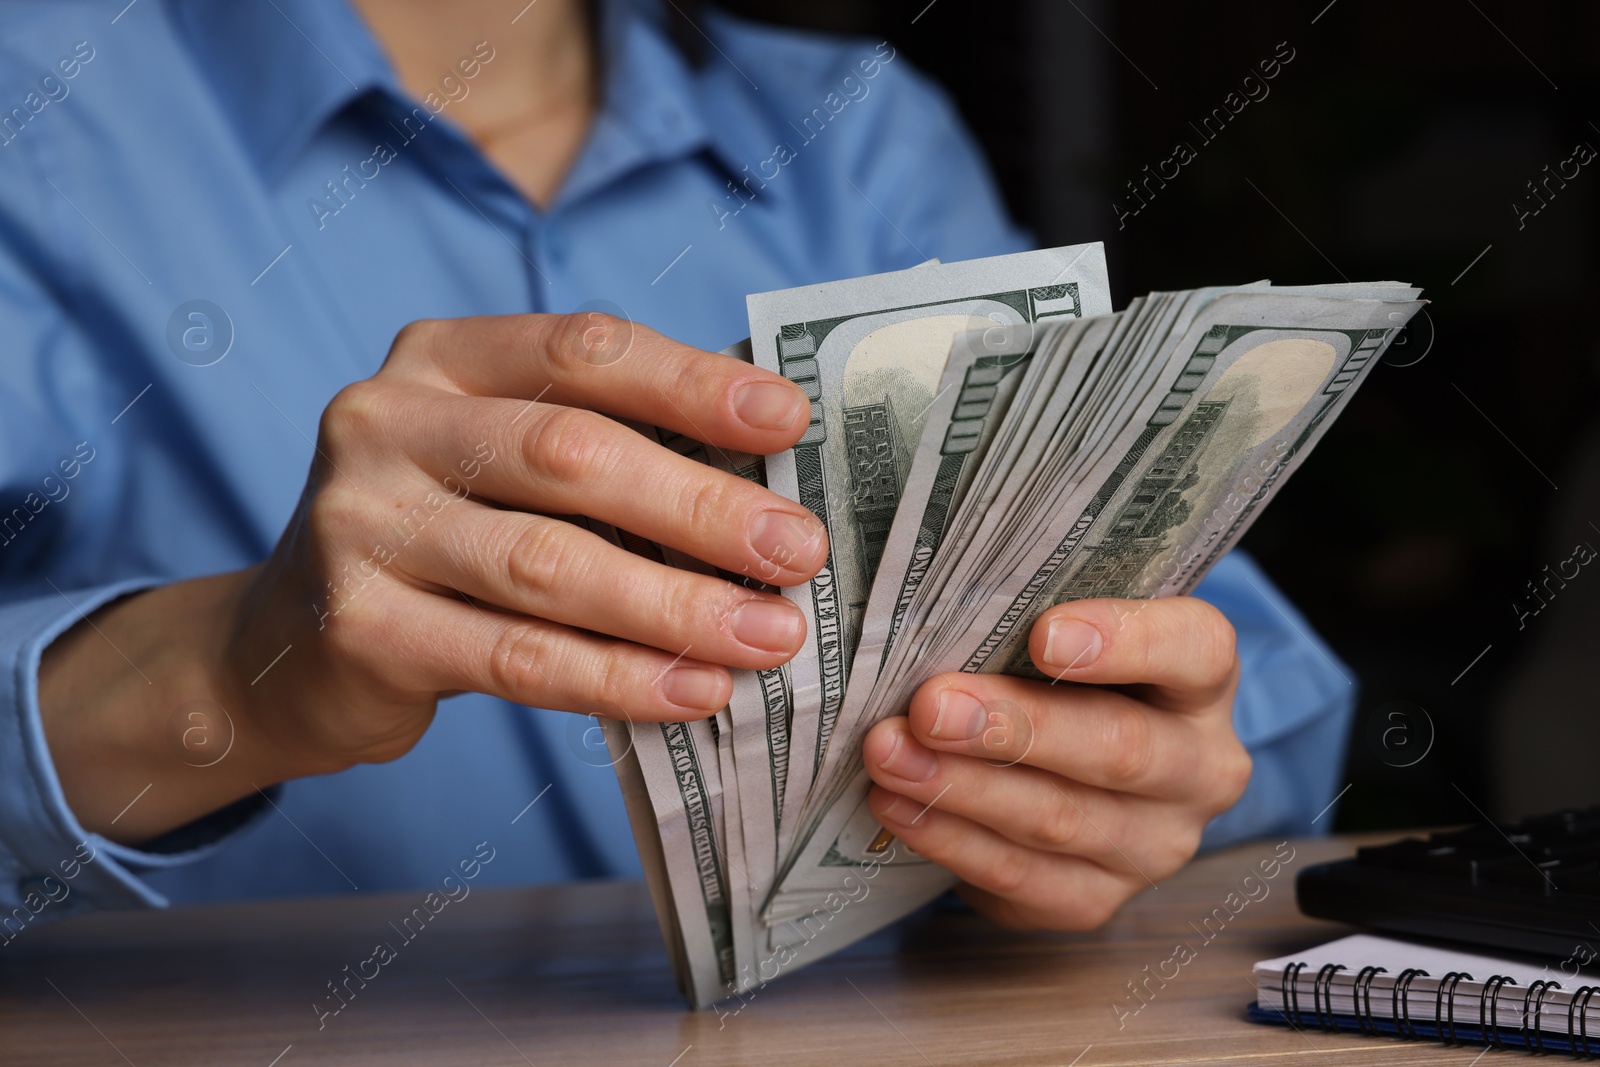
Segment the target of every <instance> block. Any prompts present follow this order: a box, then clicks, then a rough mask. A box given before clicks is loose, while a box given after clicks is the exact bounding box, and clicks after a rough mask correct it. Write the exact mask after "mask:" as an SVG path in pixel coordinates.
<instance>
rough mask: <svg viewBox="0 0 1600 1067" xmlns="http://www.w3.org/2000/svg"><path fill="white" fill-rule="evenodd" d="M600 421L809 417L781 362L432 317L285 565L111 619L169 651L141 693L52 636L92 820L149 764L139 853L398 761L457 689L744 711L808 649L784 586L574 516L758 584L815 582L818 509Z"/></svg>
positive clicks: (693, 428)
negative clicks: (139, 718) (747, 682)
mask: <svg viewBox="0 0 1600 1067" xmlns="http://www.w3.org/2000/svg"><path fill="white" fill-rule="evenodd" d="M602 413H603V414H602ZM607 416H614V417H615V418H616V419H628V420H637V421H639V422H642V423H648V424H650V425H652V426H661V427H664V428H666V429H668V430H671V431H676V432H677V433H680V434H683V435H686V436H689V437H693V438H696V439H698V440H701V441H704V442H706V443H708V444H710V445H712V446H714V447H719V448H726V449H734V450H739V451H743V452H750V453H761V454H766V453H771V452H777V451H780V450H782V449H784V448H787V447H789V446H790V445H791V444H793V443H794V442H795V440H797V439H798V437H799V436H800V434H801V432H802V431H803V430H804V428H805V426H806V425H807V421H808V419H809V407H808V404H807V401H806V398H805V396H804V394H803V393H802V392H801V390H800V389H798V388H797V387H795V386H794V385H792V384H791V383H789V382H788V381H786V380H785V379H783V378H781V377H779V376H777V375H774V374H772V373H770V372H767V371H764V370H761V369H759V368H757V367H753V366H750V365H748V364H745V363H741V362H738V361H736V360H732V359H729V358H727V357H724V356H719V355H715V354H713V353H709V352H703V351H700V350H697V349H693V348H689V347H687V346H685V345H681V344H677V343H674V342H672V341H669V340H667V339H666V338H664V337H661V336H659V335H658V334H655V333H653V332H652V331H649V330H646V329H644V328H642V327H637V326H634V325H633V324H631V323H627V322H622V321H619V320H615V319H611V318H608V317H605V316H600V315H575V316H559V315H519V316H507V317H502V318H478V319H462V320H452V321H434V322H418V323H413V324H412V325H410V326H408V327H406V328H405V329H404V330H402V331H401V333H400V335H399V336H398V337H397V338H396V339H395V342H394V345H393V347H392V348H391V350H390V352H389V356H388V358H387V360H386V361H385V363H384V365H383V368H382V369H381V370H380V371H379V372H378V373H377V374H376V375H375V376H374V377H372V378H370V379H368V380H366V381H361V382H357V383H355V384H354V385H351V386H349V387H347V388H346V389H344V390H343V391H341V392H340V393H339V395H338V396H336V397H335V398H334V399H333V401H332V403H330V404H329V405H328V408H327V410H326V411H325V412H324V414H323V417H322V423H321V428H320V432H319V433H318V441H317V450H316V457H315V459H314V461H313V463H312V469H311V473H310V476H309V478H308V480H307V484H306V489H305V492H304V494H303V496H302V498H301V501H300V505H299V507H298V509H297V510H296V512H295V515H294V517H293V519H292V520H291V521H290V523H289V525H288V528H287V529H286V530H285V532H284V534H283V537H282V539H281V540H280V542H279V543H278V546H277V548H276V549H275V550H274V552H273V554H272V556H271V558H270V559H268V560H267V561H266V562H265V563H264V564H263V565H261V566H259V567H255V568H251V569H249V570H247V571H243V572H239V573H238V574H236V575H227V576H222V577H221V578H216V579H204V580H201V581H200V582H198V583H177V585H175V586H169V587H165V588H163V589H160V590H155V591H152V592H151V593H146V594H143V595H141V596H138V597H133V598H130V599H129V600H127V601H124V602H121V603H118V604H115V605H112V606H111V607H109V608H107V609H106V610H105V611H104V612H103V613H102V614H101V615H100V616H97V619H96V621H97V624H98V625H99V626H100V628H101V629H102V631H104V633H105V634H106V635H107V636H108V637H109V638H110V640H111V641H112V642H113V643H115V644H116V645H117V647H119V648H125V647H127V646H135V647H140V648H143V647H145V646H146V645H150V644H155V645H158V646H159V647H160V648H161V649H164V650H165V651H164V652H163V651H158V650H157V649H156V648H151V649H149V651H148V655H147V657H146V658H141V657H140V656H136V655H135V656H132V658H133V659H134V660H135V661H136V662H141V663H147V664H150V665H149V666H145V667H144V668H143V669H144V673H145V674H146V675H148V676H150V684H151V691H150V692H142V690H143V688H144V687H143V685H142V684H141V685H138V686H132V687H129V686H113V685H108V684H100V683H104V682H105V681H106V679H104V678H100V679H98V681H97V680H96V678H95V676H94V672H93V671H92V670H91V671H88V672H85V671H83V670H81V669H80V670H76V671H75V670H74V668H73V666H72V663H71V661H72V660H73V659H74V657H81V656H85V655H88V654H90V652H91V651H92V652H93V653H94V654H96V655H98V656H99V658H100V659H101V660H105V661H106V662H105V666H106V671H108V672H112V671H116V670H120V671H122V672H123V673H127V672H126V664H124V663H122V661H121V660H120V659H117V658H116V657H115V656H111V655H110V653H109V652H108V650H107V649H105V648H104V647H102V646H101V645H100V644H99V643H98V638H95V637H93V636H92V635H83V634H79V633H77V632H76V631H74V633H73V634H69V635H67V637H65V638H63V639H62V640H61V641H58V642H57V643H56V645H57V646H59V647H54V646H53V647H52V650H51V653H50V655H49V657H48V658H47V661H46V663H45V671H44V674H43V677H42V689H43V696H42V704H43V706H44V707H45V709H46V732H47V735H48V737H49V740H50V744H51V746H52V751H53V753H54V756H55V759H56V762H57V765H58V768H59V769H60V771H61V776H62V780H63V783H64V785H65V787H66V791H67V796H68V800H69V802H70V803H71V805H72V807H73V810H74V812H75V813H76V814H77V815H78V817H79V819H80V821H82V822H83V823H84V824H85V825H86V826H88V827H90V828H92V829H99V830H102V831H104V830H105V829H107V828H109V825H110V820H111V818H112V816H115V815H116V814H117V813H118V811H119V810H120V809H122V808H123V807H124V805H126V804H127V803H128V800H129V798H130V797H132V796H133V795H134V793H135V792H137V791H138V789H139V788H140V787H141V786H142V785H144V783H146V782H150V781H152V779H154V784H153V785H152V788H151V789H150V795H149V796H148V797H146V798H145V799H144V800H142V801H141V802H140V803H139V804H138V805H136V806H135V807H134V808H133V809H131V810H129V811H128V812H127V813H126V815H125V816H124V817H123V818H122V819H121V820H120V822H119V823H118V825H117V827H116V830H115V832H116V834H117V836H119V837H120V838H122V839H124V840H138V839H141V838H144V837H149V836H153V835H154V834H157V833H160V832H162V831H163V830H165V829H168V828H171V827H175V826H178V825H182V824H183V823H184V822H187V821H189V820H190V819H192V818H194V817H196V816H197V815H200V814H203V813H204V812H206V811H210V810H214V809H215V808H217V807H220V806H222V805H223V804H225V803H227V802H228V801H230V800H233V799H237V798H238V797H241V796H245V795H248V794H249V793H251V792H252V791H253V789H254V788H255V787H257V786H264V785H266V784H269V783H271V782H277V781H283V780H285V779H288V778H292V777H299V776H303V775H307V774H316V773H327V772H330V771H335V770H339V769H342V768H343V767H347V766H349V765H351V764H353V763H357V762H375V761H384V760H391V759H394V758H396V757H398V756H400V755H402V754H403V753H405V752H406V751H407V750H409V749H410V748H411V747H412V746H413V745H414V744H415V743H416V742H417V740H418V739H419V738H420V737H421V736H422V733H423V731H424V730H425V729H426V728H427V726H428V724H429V723H430V722H431V721H432V718H433V714H434V709H435V705H436V703H437V701H438V700H439V698H440V697H441V696H445V695H448V694H450V693H453V692H457V691H463V690H473V691H478V692H484V693H490V694H493V695H495V696H500V697H504V698H505V699H507V700H511V701H514V702H516V703H520V704H529V705H535V706H541V707H550V708H558V709H564V710H569V711H578V712H584V713H595V714H600V715H606V716H614V717H627V718H630V719H633V720H636V721H662V720H682V719H690V718H703V717H705V716H707V715H710V714H712V713H714V712H715V711H716V710H717V709H719V708H721V707H722V706H724V705H725V704H726V702H727V700H728V697H729V695H730V693H731V691H732V680H731V677H730V675H729V673H728V669H727V668H728V667H738V668H766V667H771V666H775V665H777V664H779V663H782V662H785V661H786V660H788V659H789V658H790V657H792V656H793V655H794V653H795V652H796V651H797V650H798V649H799V647H800V644H801V642H802V640H803V639H804V637H805V630H806V625H805V619H804V617H803V615H802V613H801V612H800V610H799V609H798V608H796V607H795V606H794V605H793V604H791V603H789V602H788V601H786V600H784V599H783V598H782V597H781V596H778V595H775V594H773V593H770V592H766V591H762V590H760V589H758V588H751V587H746V586H745V585H741V584H736V583H734V582H730V581H725V580H723V579H722V578H718V577H713V576H710V575H706V574H696V573H690V572H688V571H684V570H679V569H674V568H671V567H668V566H666V565H664V564H663V563H660V562H656V561H653V560H651V559H646V558H644V557H641V556H638V555H635V554H633V553H632V552H629V551H627V550H625V549H623V548H620V547H618V546H616V545H615V544H613V543H611V542H610V541H608V540H607V539H605V538H603V537H601V536H599V535H597V534H595V533H593V532H591V531H590V530H589V529H587V528H586V527H585V526H584V525H582V520H581V519H579V520H576V521H570V520H569V517H572V516H587V517H590V518H593V519H595V520H598V521H600V522H602V523H607V524H610V525H613V526H615V527H618V528H620V529H622V530H626V531H629V532H631V533H633V534H636V535H638V537H640V538H643V539H646V540H649V541H654V542H658V543H660V544H662V545H666V546H670V547H672V548H674V549H679V550H682V551H683V552H685V553H687V554H689V555H691V556H694V557H697V558H699V559H701V560H704V561H706V562H708V563H711V564H714V565H715V566H716V567H718V568H721V569H722V570H723V571H725V572H730V573H732V574H736V575H743V576H748V577H747V580H748V581H749V585H750V586H752V587H753V586H759V585H761V584H763V583H766V584H772V585H787V584H793V583H798V582H801V581H805V580H806V579H808V578H810V577H811V576H812V575H813V574H814V573H815V571H816V570H817V569H818V568H819V567H820V566H821V564H822V562H823V560H824V558H825V557H826V553H827V543H826V536H825V534H824V532H823V529H822V526H821V524H820V523H818V522H817V521H816V519H815V518H814V517H813V516H812V515H811V514H810V513H809V512H808V511H806V509H804V508H803V507H801V506H800V505H798V504H795V503H792V502H790V501H787V500H784V499H782V498H781V497H779V496H777V495H776V494H774V493H771V492H769V491H768V490H766V489H764V488H762V487H761V486H759V485H756V484H753V483H751V482H748V481H746V480H744V479H741V478H738V477H736V476H734V475H731V474H725V473H722V472H720V471H718V470H715V469H713V468H711V467H708V466H706V465H704V464H701V463H698V462H695V461H694V460H691V459H689V458H686V457H684V456H682V455H680V454H678V453H677V452H674V451H671V450H669V449H667V448H663V447H662V446H660V445H659V444H657V443H656V442H655V441H654V440H653V439H650V440H647V439H646V438H645V437H643V436H641V435H640V434H639V433H637V432H635V431H634V430H632V429H630V428H628V427H627V426H625V425H623V424H622V423H620V422H618V421H615V420H614V418H611V417H607ZM78 629H79V630H81V629H82V627H79V628H78ZM177 648H182V649H184V651H182V652H179V651H176V650H175V649H177ZM130 655H132V653H130ZM175 656H177V657H180V660H181V661H177V660H175V659H174V657H175ZM108 657H109V659H108ZM86 662H88V661H86V660H82V659H80V660H79V665H80V668H81V667H82V665H83V664H84V663H86ZM158 675H159V677H158ZM133 681H135V682H137V681H138V679H133ZM113 689H114V690H116V692H117V694H118V697H119V701H120V704H121V708H120V711H119V710H118V709H117V708H107V707H99V711H98V712H97V711H96V708H97V706H99V704H100V703H103V701H104V700H105V699H108V698H104V697H102V698H100V699H98V700H97V696H96V694H102V693H106V692H108V691H110V690H113ZM135 691H140V692H138V695H137V696H135V695H134V693H135ZM197 697H199V698H209V699H210V700H212V701H214V702H215V703H216V704H217V705H220V706H221V708H222V709H224V710H225V711H226V713H227V718H228V719H229V721H230V724H231V729H232V731H233V737H232V741H233V749H232V752H231V754H230V756H229V758H228V759H226V760H223V761H221V762H219V763H217V764H216V765H215V766H214V767H211V768H208V769H207V771H206V772H205V773H206V775H208V776H209V777H207V778H206V779H205V780H206V782H207V783H209V784H207V785H205V786H204V787H202V786H200V785H199V782H200V777H201V776H200V775H198V774H197V773H196V772H195V771H193V770H191V769H190V768H191V767H193V765H194V761H193V758H192V754H189V755H190V758H188V759H182V758H180V757H183V756H184V755H185V753H184V752H183V750H182V748H181V747H180V746H179V745H178V744H177V743H176V742H177V736H178V735H177V733H176V732H175V731H173V730H172V729H170V728H169V727H170V725H171V724H168V723H166V722H165V721H164V719H163V716H164V715H165V716H168V717H170V712H171V711H172V709H174V708H177V707H179V706H180V705H182V704H184V702H185V701H190V700H194V699H196V698H197ZM128 699H133V700H137V701H138V702H140V703H141V706H144V707H145V708H147V709H148V711H147V717H148V718H149V720H150V721H149V722H148V724H147V725H148V727H149V729H150V730H154V731H156V732H159V733H161V734H162V735H163V736H162V737H161V738H159V739H158V740H159V745H158V746H157V747H160V746H161V745H164V746H166V749H167V751H166V752H165V755H166V756H168V757H170V758H169V759H168V760H167V763H166V764H163V763H161V760H160V759H159V758H158V756H157V753H156V752H155V751H154V750H151V751H149V752H143V753H142V754H140V753H139V752H130V751H127V750H128V749H130V748H131V749H138V743H139V738H138V737H137V736H135V733H136V731H135V730H134V729H133V728H131V727H129V726H128V725H127V724H126V722H125V721H124V722H123V724H122V725H116V726H114V725H112V723H111V719H112V718H113V717H114V716H116V715H119V714H121V715H123V716H124V717H125V716H126V712H127V709H128V703H127V700H128ZM97 714H98V715H100V716H101V718H98V719H97V718H96V715H97ZM180 725H181V724H180ZM102 727H103V728H102ZM219 727H220V724H219ZM108 730H109V731H110V732H112V733H115V734H117V736H118V737H119V739H120V744H121V745H122V747H123V749H124V751H123V752H122V753H121V757H122V758H120V759H118V760H117V761H115V765H116V767H117V768H118V769H117V770H116V771H114V772H108V771H107V769H106V761H104V760H96V759H95V758H93V756H94V753H95V752H96V744H97V742H98V741H100V740H103V738H104V737H105V736H106V734H107V731H108ZM169 733H170V734H172V735H173V736H171V737H166V736H165V735H166V734H169ZM152 743H155V741H154V740H153V741H152ZM100 754H102V755H103V754H104V753H103V752H101V753H100ZM97 763H98V768H97V767H96V764H97ZM184 763H188V764H190V767H185V766H184V765H183V764H184ZM167 764H170V765H167ZM158 769H159V771H160V772H161V773H159V774H158ZM163 798H164V799H163Z"/></svg>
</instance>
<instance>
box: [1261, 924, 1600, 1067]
mask: <svg viewBox="0 0 1600 1067" xmlns="http://www.w3.org/2000/svg"><path fill="white" fill-rule="evenodd" d="M1595 940H1596V941H1597V942H1600V935H1597V937H1596V939H1595ZM1595 960H1596V950H1595V949H1594V948H1593V947H1591V946H1589V945H1588V944H1586V943H1580V944H1577V945H1574V946H1573V952H1572V955H1571V956H1570V957H1568V958H1567V959H1565V960H1561V961H1555V960H1549V961H1541V962H1532V963H1530V962H1528V960H1527V959H1526V958H1525V959H1522V960H1515V959H1507V958H1497V957H1493V956H1474V955H1468V954H1466V953H1462V952H1455V951H1452V950H1450V949H1443V948H1437V947H1433V946H1429V945H1419V944H1412V943H1410V942H1406V941H1394V940H1390V939H1389V938H1384V937H1373V936H1371V935H1368V934H1356V935H1353V936H1351V937H1344V938H1340V939H1339V940H1338V941H1330V942H1329V943H1328V944H1326V945H1319V946H1317V947H1316V948H1312V949H1307V950H1306V951H1305V952H1297V953H1295V954H1294V955H1292V956H1283V957H1280V958H1279V959H1275V960H1262V961H1261V962H1260V963H1257V964H1256V965H1255V969H1254V975H1255V985H1256V1003H1254V1004H1252V1005H1250V1018H1251V1019H1252V1020H1253V1021H1255V1022H1262V1023H1277V1024H1279V1025H1291V1026H1294V1027H1297V1028H1299V1029H1322V1030H1347V1031H1352V1032H1355V1033H1360V1034H1365V1035H1367V1036H1369V1037H1402V1038H1409V1039H1413V1040H1436V1041H1444V1042H1447V1043H1464V1044H1483V1045H1491V1046H1494V1047H1496V1048H1525V1049H1529V1050H1531V1051H1537V1052H1570V1053H1573V1054H1574V1055H1594V1054H1600V1003H1595V1004H1593V1005H1592V1006H1591V1003H1590V1001H1591V1000H1593V998H1594V996H1595V994H1596V993H1600V976H1597V975H1596V974H1595V973H1593V971H1592V969H1591V972H1590V973H1589V974H1585V973H1583V971H1582V970H1581V968H1582V967H1584V966H1586V965H1588V964H1590V963H1592V962H1594V961H1595Z"/></svg>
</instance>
